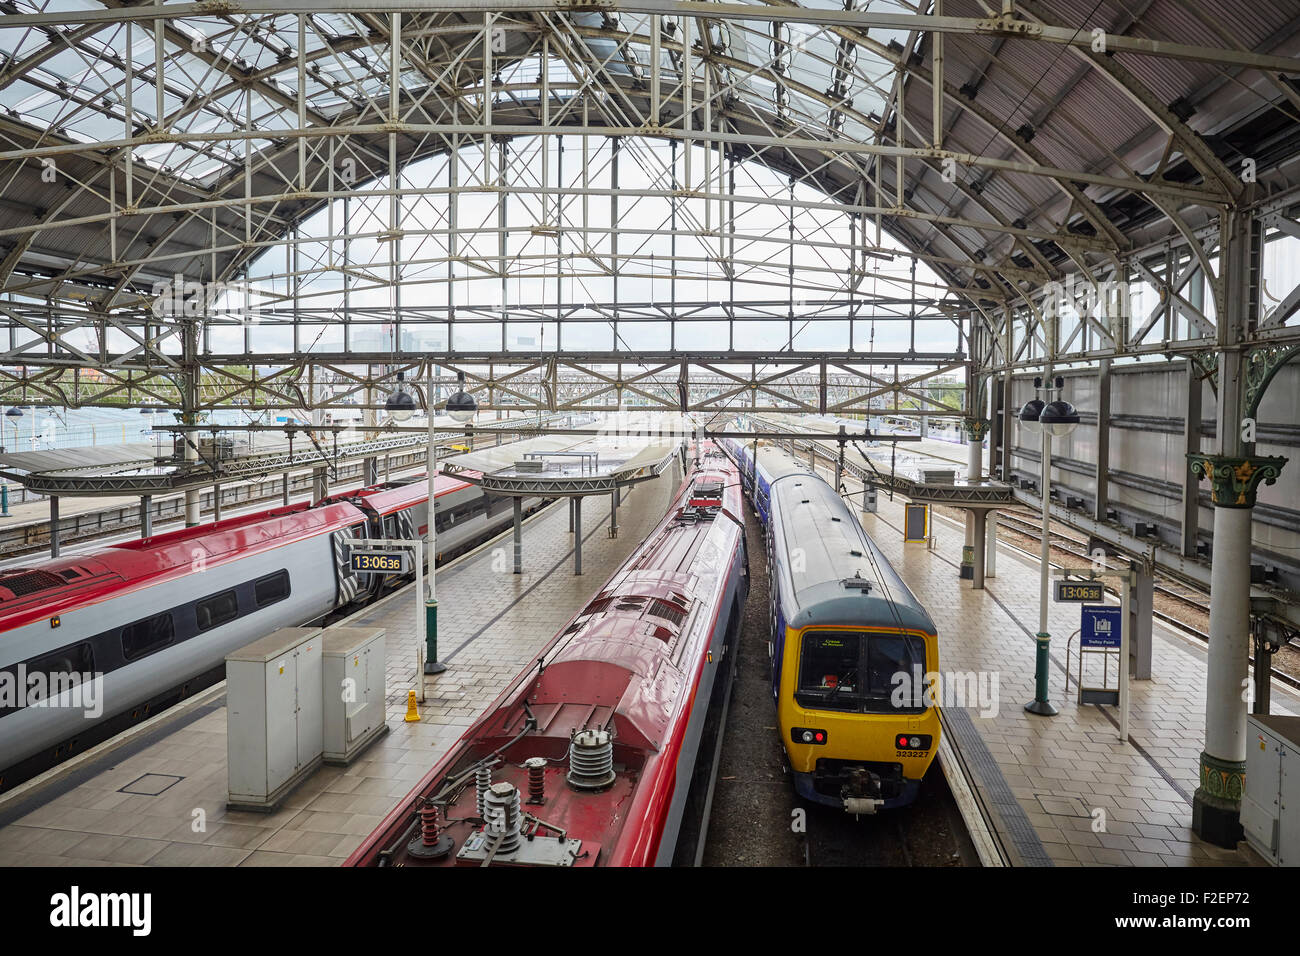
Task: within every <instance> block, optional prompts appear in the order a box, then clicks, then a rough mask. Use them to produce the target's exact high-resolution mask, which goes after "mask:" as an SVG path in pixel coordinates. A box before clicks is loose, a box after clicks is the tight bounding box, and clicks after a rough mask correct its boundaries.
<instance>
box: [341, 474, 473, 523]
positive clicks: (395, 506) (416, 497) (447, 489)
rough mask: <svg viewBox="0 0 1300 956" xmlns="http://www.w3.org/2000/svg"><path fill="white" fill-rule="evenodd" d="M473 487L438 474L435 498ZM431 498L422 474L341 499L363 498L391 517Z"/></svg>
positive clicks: (435, 482) (425, 479)
mask: <svg viewBox="0 0 1300 956" xmlns="http://www.w3.org/2000/svg"><path fill="white" fill-rule="evenodd" d="M469 487H471V485H470V483H469V482H467V481H461V480H460V479H459V478H453V477H451V476H450V475H444V474H443V473H442V472H438V477H437V478H435V479H434V492H433V494H434V497H435V498H441V497H442V496H443V495H446V494H450V493H451V492H453V491H460V490H461V489H462V488H469ZM428 497H429V483H428V478H427V477H426V476H425V475H424V474H421V475H420V476H419V477H417V478H412V479H411V480H410V481H409V482H403V483H402V484H394V485H387V486H380V487H376V488H363V489H362V490H360V491H355V492H352V493H351V494H347V495H340V496H339V498H340V499H347V498H363V499H364V500H365V502H366V503H367V504H368V505H369V506H370V507H372V508H374V509H375V511H377V512H378V513H379V514H381V515H389V514H392V513H393V512H395V511H403V510H405V509H406V508H409V507H411V505H416V504H420V503H421V502H423V501H426V500H427V499H428Z"/></svg>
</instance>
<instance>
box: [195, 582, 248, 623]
mask: <svg viewBox="0 0 1300 956" xmlns="http://www.w3.org/2000/svg"><path fill="white" fill-rule="evenodd" d="M194 613H195V616H196V617H197V618H198V622H199V630H200V631H210V630H212V628H214V627H220V626H221V625H222V624H226V623H228V622H230V621H233V620H234V619H235V618H237V617H239V600H238V599H237V598H236V597H235V592H234V591H233V590H231V591H222V592H221V593H220V594H214V595H212V597H206V598H204V599H203V600H202V601H200V602H199V603H198V604H196V605H195V606H194Z"/></svg>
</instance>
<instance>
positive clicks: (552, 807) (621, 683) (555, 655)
mask: <svg viewBox="0 0 1300 956" xmlns="http://www.w3.org/2000/svg"><path fill="white" fill-rule="evenodd" d="M706 464H707V470H706V471H701V472H696V473H695V474H694V475H692V476H691V478H690V479H689V480H688V481H687V482H684V483H683V485H682V486H681V488H679V489H678V494H677V497H676V499H675V502H674V504H673V506H672V508H671V509H670V511H669V513H668V515H667V516H666V517H665V518H664V520H663V521H662V522H661V523H660V525H659V526H658V527H657V528H656V529H655V531H654V532H652V533H651V535H650V536H649V537H648V538H647V539H646V541H645V542H644V543H643V544H642V545H641V546H640V547H639V548H638V549H637V550H636V551H635V552H634V553H633V554H632V556H631V557H630V558H629V559H628V560H627V561H626V562H624V564H623V565H622V566H621V567H620V568H619V569H618V571H616V572H615V573H614V575H613V576H612V577H611V578H610V579H609V581H608V582H607V583H606V585H605V587H604V588H603V589H602V590H601V591H600V592H599V593H598V594H597V596H596V597H595V598H594V599H593V600H592V601H591V603H590V604H588V605H587V606H586V607H585V608H583V610H582V611H580V612H579V613H578V614H577V615H575V616H574V618H573V619H572V620H571V621H570V622H569V624H568V625H567V626H566V627H565V628H564V630H562V631H561V632H560V633H559V634H558V635H556V637H555V638H554V639H553V640H552V641H551V642H550V643H549V644H548V645H547V647H546V649H545V650H544V651H543V652H542V654H541V666H540V667H537V666H534V667H533V668H531V669H530V670H529V671H528V672H526V673H524V674H522V675H520V676H519V677H518V678H516V680H515V681H514V682H513V683H512V684H511V686H510V687H509V688H507V690H506V691H504V692H503V693H502V694H501V696H500V697H498V698H497V700H496V701H495V702H494V704H493V705H492V706H491V707H490V708H489V709H488V711H487V712H486V713H485V714H484V715H483V716H482V717H481V718H480V719H479V720H478V721H476V722H475V724H474V725H473V726H471V727H470V729H469V730H468V731H466V733H465V735H464V736H463V737H462V738H461V740H460V741H459V742H458V743H457V745H456V746H454V747H453V748H452V749H451V751H450V752H448V753H447V754H446V755H445V756H444V757H443V758H442V759H441V760H440V761H438V763H437V765H436V766H435V767H434V768H433V770H432V771H430V773H429V774H428V775H426V776H425V778H424V779H423V780H422V781H421V782H420V783H419V784H418V785H417V786H416V788H415V789H414V790H413V791H412V792H411V793H410V794H409V795H408V796H407V798H406V799H405V800H404V801H403V803H402V804H400V805H399V806H398V807H397V809H395V810H394V811H393V813H392V814H390V815H389V817H388V818H387V819H386V820H385V821H384V823H383V824H381V826H380V828H379V829H378V830H376V831H375V833H374V834H372V835H371V837H370V838H368V839H367V841H365V842H364V843H363V844H362V846H361V848H359V849H358V851H357V852H356V853H355V854H354V855H353V857H352V858H350V860H349V863H352V864H358V863H365V862H373V861H374V859H375V858H376V857H377V855H378V853H379V850H380V849H381V848H384V847H385V846H387V845H389V844H390V843H391V842H392V840H393V839H394V835H395V834H396V833H400V831H401V830H402V828H403V827H404V826H405V825H406V824H407V823H408V822H409V820H410V814H411V812H412V810H413V809H414V808H415V807H416V806H417V805H419V804H421V803H422V802H423V801H424V799H425V797H426V796H428V795H431V794H433V793H435V792H437V789H438V788H439V787H441V786H443V781H444V780H446V779H447V778H448V777H450V776H451V775H454V774H460V773H463V772H464V771H465V770H466V769H467V768H469V767H471V766H473V764H474V762H475V761H476V760H478V759H480V758H482V757H484V756H485V755H487V754H490V753H492V752H494V751H495V750H497V749H498V748H501V747H503V746H506V745H509V746H507V749H506V750H505V752H504V753H503V757H504V759H505V764H504V765H503V766H501V767H499V768H498V769H497V770H495V771H494V780H504V781H508V782H511V783H514V784H515V785H516V786H517V787H518V788H519V789H520V790H521V791H523V792H525V793H526V792H527V786H528V781H527V778H526V774H525V773H524V772H523V771H522V770H520V769H519V764H520V763H521V762H522V761H523V760H524V759H527V758H529V757H542V758H545V760H546V761H547V769H546V770H545V771H544V776H545V779H546V781H547V783H546V787H547V792H548V796H547V803H546V805H545V806H544V807H542V808H541V809H539V810H537V814H538V816H539V817H540V818H543V819H545V820H546V821H547V823H548V824H555V825H558V826H561V827H563V828H565V829H566V830H567V831H568V833H569V835H570V836H571V837H576V838H579V839H581V840H582V846H583V849H584V851H585V852H587V853H590V858H588V860H587V864H586V865H590V864H591V863H594V862H596V860H595V857H596V856H597V855H598V854H599V855H600V861H599V862H600V863H602V864H607V863H611V862H612V863H646V862H653V860H654V858H655V854H656V853H657V849H658V842H659V836H660V835H661V833H662V823H663V819H664V815H665V814H666V813H667V808H668V806H669V804H670V803H671V798H672V793H673V790H674V788H675V787H676V786H678V783H677V781H676V780H675V767H676V761H677V755H678V753H679V752H680V748H681V746H682V742H683V738H684V735H685V730H686V724H687V721H688V719H689V716H690V713H691V709H692V704H693V701H694V697H695V690H696V687H697V685H698V683H699V678H700V675H701V672H702V670H703V667H704V664H705V650H706V649H707V648H708V646H709V643H710V641H711V639H712V637H713V634H714V632H715V628H716V627H717V626H718V621H719V613H720V611H721V610H723V608H722V601H723V600H724V598H725V596H726V595H727V594H728V593H729V591H728V585H729V580H730V575H731V574H732V573H734V569H735V563H734V562H736V561H738V559H739V554H740V553H741V549H742V548H743V524H742V523H741V520H740V516H741V515H743V510H742V501H741V497H740V490H739V485H738V481H737V480H736V479H737V477H738V474H737V473H736V471H735V469H734V468H732V467H731V466H730V465H729V463H728V462H726V461H725V460H715V459H713V458H709V459H708V460H707V462H706ZM719 482H720V483H721V485H722V488H721V501H722V506H721V508H720V509H710V510H709V513H708V514H705V515H700V514H698V513H695V512H694V511H693V509H692V508H691V502H692V500H693V499H694V498H696V497H698V495H697V491H698V487H699V485H700V484H701V483H703V484H717V483H719ZM525 707H526V708H527V709H526V710H525ZM528 713H531V714H532V715H533V716H534V717H535V719H536V721H537V726H536V729H535V730H533V731H532V732H530V733H529V734H527V735H526V736H525V737H523V738H522V739H520V740H518V741H516V742H514V743H511V741H512V739H513V738H515V737H516V735H518V734H519V733H520V731H521V730H522V729H523V726H524V721H525V719H526V716H527V714H528ZM587 728H591V729H602V730H608V731H612V733H613V738H614V746H615V764H616V769H617V774H616V779H615V781H614V782H613V783H612V784H610V786H609V788H608V789H607V790H605V791H603V792H592V793H582V794H578V793H575V792H574V791H573V790H572V789H571V788H569V787H568V786H567V785H566V784H565V782H564V773H563V770H562V769H556V765H559V766H560V767H561V768H562V766H563V764H564V762H565V758H566V755H567V751H568V745H569V739H570V736H571V734H572V733H574V732H575V731H582V730H584V729H587ZM683 785H685V783H683ZM525 809H527V808H525ZM444 810H445V816H446V817H447V818H449V819H460V820H465V819H467V818H474V817H475V816H476V810H475V794H474V790H473V787H472V786H471V787H470V788H469V789H468V790H464V791H458V792H456V793H454V794H453V795H452V797H451V798H450V800H449V802H448V804H447V805H446V806H445V807H444ZM466 825H467V824H461V825H459V826H458V828H457V830H456V831H455V832H456V833H457V834H458V835H459V836H461V837H465V838H466V839H469V838H470V837H469V832H470V831H466V830H464V829H463V827H464V826H466ZM398 856H399V857H401V851H400V849H399V851H398ZM394 859H396V858H394ZM401 861H402V862H403V863H410V862H412V860H410V859H407V858H405V857H401ZM444 862H452V861H451V860H450V859H448V860H445V861H444Z"/></svg>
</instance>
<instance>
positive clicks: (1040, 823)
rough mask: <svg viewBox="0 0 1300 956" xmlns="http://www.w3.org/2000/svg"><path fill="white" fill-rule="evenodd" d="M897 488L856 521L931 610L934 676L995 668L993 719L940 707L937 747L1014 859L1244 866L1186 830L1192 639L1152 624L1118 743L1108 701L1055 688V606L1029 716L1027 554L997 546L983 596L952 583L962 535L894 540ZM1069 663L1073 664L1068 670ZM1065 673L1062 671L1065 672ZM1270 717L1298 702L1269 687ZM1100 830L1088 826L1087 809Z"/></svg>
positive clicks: (1196, 692)
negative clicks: (961, 770)
mask: <svg viewBox="0 0 1300 956" xmlns="http://www.w3.org/2000/svg"><path fill="white" fill-rule="evenodd" d="M902 505H903V502H902V498H901V496H899V497H898V498H896V499H895V500H894V501H892V502H891V501H889V500H888V499H887V497H886V496H885V495H883V494H882V495H881V496H880V499H879V503H878V507H879V510H878V512H877V513H876V514H874V515H864V516H863V518H862V521H863V526H864V527H865V528H866V529H867V531H868V532H869V533H870V534H871V535H872V537H873V538H874V539H875V541H876V542H877V544H879V545H880V547H881V549H882V550H883V551H884V552H885V554H886V555H887V556H888V557H889V560H890V561H891V562H893V564H894V567H895V568H896V569H897V570H898V572H899V573H900V574H901V575H902V576H903V579H904V580H905V581H906V582H907V584H908V586H909V587H910V588H911V589H912V591H913V592H914V593H915V594H916V596H917V597H918V598H919V599H920V601H921V603H922V604H924V605H925V606H926V608H927V609H928V610H929V612H930V615H931V617H932V618H933V619H934V621H935V624H936V626H937V627H938V633H939V660H940V671H941V672H942V673H944V674H950V673H952V672H974V673H976V674H981V675H990V677H991V676H992V675H996V677H997V679H998V683H997V690H998V693H997V698H996V699H997V710H996V714H990V715H989V716H981V711H980V710H979V709H977V708H971V707H965V708H962V707H947V708H945V709H944V711H943V715H944V730H945V733H946V735H947V739H948V742H949V743H951V744H952V745H953V746H954V747H955V749H956V751H957V752H958V754H959V756H960V758H961V762H962V763H963V764H964V765H965V768H966V771H967V774H968V779H969V781H970V783H971V784H972V785H973V789H974V791H975V795H976V797H977V798H978V800H979V801H980V803H982V805H983V807H984V810H985V815H986V819H988V821H989V822H990V823H991V825H992V829H993V831H994V836H995V837H996V840H997V842H998V843H999V844H1000V845H1001V848H1002V849H1003V851H1004V853H1005V857H1006V859H1005V862H1006V863H1008V864H1010V865H1014V866H1051V865H1055V866H1078V865H1087V866H1095V865H1105V864H1111V865H1119V866H1243V865H1256V864H1259V863H1261V861H1260V860H1259V858H1258V857H1257V856H1256V855H1255V854H1254V853H1253V852H1251V851H1250V850H1248V849H1246V848H1245V844H1244V843H1243V844H1240V845H1239V848H1238V849H1237V850H1235V851H1232V850H1224V849H1221V848H1219V847H1216V846H1213V845H1211V844H1208V843H1205V842H1203V841H1201V840H1200V839H1199V838H1197V837H1196V836H1195V834H1193V832H1192V830H1191V821H1192V794H1193V793H1194V792H1195V790H1196V787H1197V785H1198V774H1199V755H1200V752H1201V748H1202V745H1203V743H1204V739H1205V736H1204V734H1205V672H1206V652H1205V649H1204V646H1202V645H1198V644H1197V643H1195V642H1194V640H1193V639H1191V638H1189V637H1184V636H1182V635H1180V634H1178V633H1177V632H1175V631H1172V630H1169V629H1168V628H1165V627H1164V626H1163V625H1161V623H1160V622H1159V621H1155V622H1154V626H1153V632H1154V648H1153V653H1152V661H1153V663H1152V673H1153V675H1154V677H1153V679H1152V680H1149V681H1133V682H1132V683H1131V685H1130V687H1131V692H1130V714H1129V742H1128V743H1120V741H1119V723H1118V717H1117V712H1116V709H1115V708H1113V707H1105V708H1103V707H1098V706H1094V705H1084V706H1079V705H1077V704H1076V703H1075V686H1074V683H1073V680H1072V681H1071V687H1070V693H1068V694H1067V693H1066V692H1065V646H1066V638H1067V637H1068V636H1069V635H1070V634H1072V633H1073V632H1074V631H1075V630H1076V629H1077V628H1078V626H1079V610H1078V608H1079V606H1078V605H1076V604H1057V603H1053V604H1052V605H1051V607H1050V609H1049V632H1050V633H1051V634H1052V635H1053V641H1052V655H1051V656H1052V672H1051V678H1050V699H1051V701H1052V703H1053V704H1054V705H1056V707H1058V708H1059V709H1060V713H1059V714H1058V715H1057V716H1055V717H1039V716H1035V715H1032V714H1028V713H1026V712H1025V711H1024V709H1023V706H1024V704H1025V703H1026V702H1028V701H1030V700H1032V699H1033V697H1034V653H1035V641H1034V634H1035V632H1036V631H1037V630H1038V562H1037V561H1036V560H1034V559H1033V558H1031V557H1028V556H1026V555H1025V554H1024V553H1023V552H1020V551H1018V550H1015V549H1013V548H1010V547H1008V546H1006V545H1005V544H1001V543H1000V544H999V550H1000V554H999V557H998V562H997V576H996V577H994V578H990V579H989V580H988V581H987V582H986V584H985V589H984V590H982V591H976V590H972V589H971V588H970V587H969V586H968V585H967V584H966V583H965V582H961V581H959V580H958V569H959V567H960V561H961V550H962V545H963V543H964V530H963V528H962V527H961V525H960V524H958V523H956V522H951V521H947V520H944V519H939V520H936V521H935V522H934V523H933V524H932V525H931V528H932V533H933V535H934V538H935V550H933V551H931V550H929V549H928V548H927V547H926V546H925V545H924V544H908V545H904V544H903V540H902V538H903V534H902V518H903V507H902ZM1071 669H1072V671H1074V670H1075V668H1073V667H1072V668H1071ZM1071 676H1072V678H1073V676H1074V675H1073V674H1072V675H1071ZM1273 711H1274V713H1287V714H1296V713H1300V696H1298V695H1297V694H1296V693H1295V691H1294V690H1293V689H1292V688H1290V687H1288V686H1287V685H1285V684H1282V683H1280V682H1278V681H1274V682H1273ZM1098 810H1100V811H1102V812H1103V813H1104V819H1105V829H1104V830H1103V831H1101V832H1094V820H1095V819H1097V818H1098V815H1097V813H1096V811H1098Z"/></svg>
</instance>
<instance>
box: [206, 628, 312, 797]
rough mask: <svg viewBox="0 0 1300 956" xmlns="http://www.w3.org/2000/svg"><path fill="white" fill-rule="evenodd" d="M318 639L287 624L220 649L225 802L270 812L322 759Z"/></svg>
mask: <svg viewBox="0 0 1300 956" xmlns="http://www.w3.org/2000/svg"><path fill="white" fill-rule="evenodd" d="M322 643H323V640H322V633H321V629H320V628H318V627H285V628H281V629H280V630H278V631H275V632H274V633H272V634H268V635H267V636H266V637H263V638H261V639H260V640H257V641H254V642H253V643H252V644H249V645H247V646H245V647H243V648H241V649H240V650H238V651H235V652H234V653H233V654H230V655H228V656H227V657H226V735H227V739H226V750H227V756H228V758H229V759H228V764H227V774H228V781H229V803H228V806H229V807H230V809H232V810H261V811H265V812H268V813H269V812H270V811H272V810H274V809H275V808H276V807H277V806H279V804H280V802H281V801H282V800H284V798H285V797H286V796H288V795H289V792H290V791H291V790H293V788H294V787H295V786H297V785H298V784H299V783H301V782H302V781H303V780H305V779H306V778H307V777H308V776H309V775H310V774H311V772H312V771H313V770H315V769H316V767H318V766H319V765H320V762H321V741H322V729H321V726H322V725H321V714H322V706H321V686H322V683H321V681H322V677H321V660H322V657H321V645H322Z"/></svg>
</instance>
